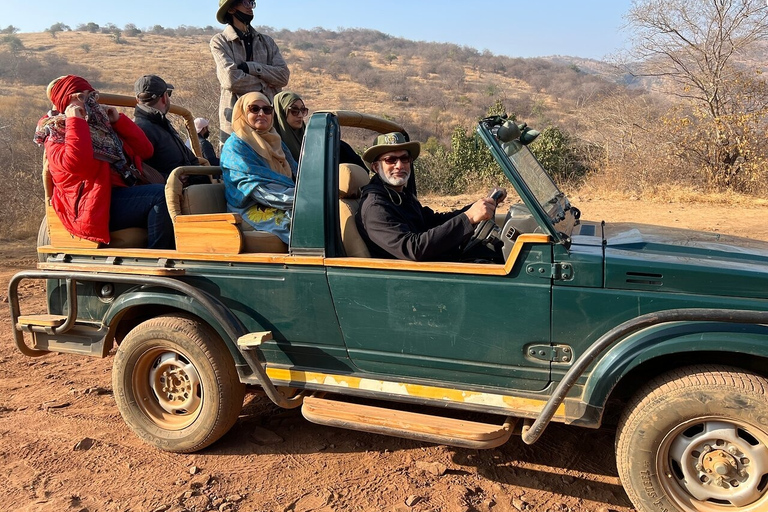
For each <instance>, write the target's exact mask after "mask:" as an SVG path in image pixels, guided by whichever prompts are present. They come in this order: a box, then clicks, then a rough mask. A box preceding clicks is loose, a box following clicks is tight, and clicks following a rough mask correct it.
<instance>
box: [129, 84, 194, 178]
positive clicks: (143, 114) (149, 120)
mask: <svg viewBox="0 0 768 512" xmlns="http://www.w3.org/2000/svg"><path fill="white" fill-rule="evenodd" d="M133 90H134V92H135V93H136V99H137V100H138V104H137V105H136V110H135V111H134V114H133V118H134V121H135V122H136V124H137V125H139V128H141V129H142V130H143V131H144V133H145V134H146V136H147V138H148V139H149V141H150V142H151V143H152V146H153V147H154V148H155V152H154V154H153V155H152V158H150V159H148V160H146V162H147V163H148V164H149V165H151V166H152V167H154V168H155V169H156V170H157V171H158V172H159V173H160V174H162V175H163V176H164V177H165V178H166V179H168V175H169V174H171V171H173V170H174V169H175V168H177V167H180V166H182V165H200V161H199V160H198V159H197V156H195V154H194V153H193V152H192V150H190V149H189V148H188V147H187V146H185V145H184V141H182V140H181V137H180V136H179V132H177V131H176V130H175V129H174V127H173V126H172V125H171V123H170V121H168V119H167V118H166V117H165V115H166V114H167V113H168V111H169V110H170V108H171V93H172V92H173V86H172V85H171V84H167V83H165V80H163V79H162V78H160V77H159V76H157V75H144V76H142V77H141V78H139V79H138V80H136V83H135V84H134V86H133Z"/></svg>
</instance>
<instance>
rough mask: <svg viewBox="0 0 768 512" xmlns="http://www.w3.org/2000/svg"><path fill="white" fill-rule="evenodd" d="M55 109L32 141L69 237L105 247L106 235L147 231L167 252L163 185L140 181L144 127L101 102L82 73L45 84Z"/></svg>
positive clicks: (145, 154) (147, 152) (169, 230)
mask: <svg viewBox="0 0 768 512" xmlns="http://www.w3.org/2000/svg"><path fill="white" fill-rule="evenodd" d="M48 97H49V98H50V100H51V102H52V103H53V105H54V107H56V110H58V112H63V113H55V114H54V113H49V115H47V116H45V117H43V118H42V119H41V120H40V122H39V123H38V126H37V131H36V132H35V142H36V143H37V144H38V145H41V146H42V145H44V146H45V152H46V156H47V158H48V166H49V169H50V172H51V178H52V180H53V185H54V186H53V194H52V197H51V204H52V205H53V209H54V210H55V211H56V213H57V215H58V216H59V219H61V222H62V223H63V224H64V227H66V228H67V230H68V231H69V232H70V233H72V234H73V235H75V236H79V237H81V238H85V239H87V240H92V241H94V242H100V243H103V244H109V232H110V231H117V230H119V229H125V228H130V227H140V228H146V229H147V232H148V233H147V234H148V246H149V248H151V249H172V248H173V245H174V240H173V225H172V223H171V218H170V216H169V215H168V208H167V207H166V204H165V186H164V185H161V184H146V180H145V179H144V176H143V174H142V173H141V162H142V160H144V159H147V158H149V157H150V156H152V153H153V148H152V143H150V142H149V139H147V137H146V135H144V132H143V131H142V130H141V128H139V127H138V126H136V125H135V124H134V122H133V121H131V120H130V119H129V118H128V117H126V116H125V115H124V114H120V113H118V111H117V109H115V108H114V107H102V106H101V105H100V104H99V102H98V92H96V91H95V90H94V89H93V87H91V84H89V83H88V81H87V80H85V79H84V78H81V77H78V76H74V75H67V76H64V77H61V78H57V79H56V80H54V81H53V82H51V84H50V85H49V86H48Z"/></svg>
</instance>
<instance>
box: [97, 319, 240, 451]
mask: <svg viewBox="0 0 768 512" xmlns="http://www.w3.org/2000/svg"><path fill="white" fill-rule="evenodd" d="M112 387H113V390H114V394H115V400H116V401H117V408H118V409H119V410H120V414H121V415H122V416H123V419H124V420H125V422H126V423H127V424H128V426H129V427H131V429H132V430H133V431H134V432H135V433H136V434H137V435H138V436H139V437H140V438H141V439H143V440H144V441H146V442H147V443H149V444H151V445H153V446H156V447H157V448H160V449H161V450H165V451H169V452H181V453H189V452H194V451H197V450H201V449H203V448H205V447H206V446H208V445H210V444H212V443H214V442H215V441H217V440H218V439H219V438H220V437H221V436H223V435H224V434H225V433H226V432H227V431H228V430H229V429H230V428H231V427H232V425H234V423H235V421H236V420H237V417H238V415H239V414H240V410H241V408H242V406H243V397H244V396H245V385H244V384H242V383H241V382H240V380H239V379H238V376H237V371H236V369H235V363H234V361H233V359H232V356H231V354H230V353H229V350H228V349H227V347H226V346H225V344H224V342H223V341H222V340H221V338H220V337H219V336H218V334H217V333H216V332H215V331H214V330H213V329H211V328H210V327H209V326H207V325H205V324H203V323H202V322H200V321H199V320H196V319H194V318H191V317H187V316H183V315H164V316H159V317H156V318H152V319H151V320H147V321H146V322H143V323H141V324H139V325H138V326H136V327H135V328H134V329H133V330H131V331H130V332H129V333H128V335H127V336H126V337H125V339H124V340H123V342H122V343H121V344H120V346H119V347H118V349H117V353H116V355H115V361H114V365H113V367H112Z"/></svg>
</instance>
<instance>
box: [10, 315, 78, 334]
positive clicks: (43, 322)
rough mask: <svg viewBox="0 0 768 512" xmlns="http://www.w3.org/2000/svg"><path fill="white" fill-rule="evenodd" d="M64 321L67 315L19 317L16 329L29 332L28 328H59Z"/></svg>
mask: <svg viewBox="0 0 768 512" xmlns="http://www.w3.org/2000/svg"><path fill="white" fill-rule="evenodd" d="M66 321H67V315H21V316H19V318H18V319H17V320H16V328H17V329H19V330H22V329H23V330H25V331H30V327H61V326H62V325H64V322H66Z"/></svg>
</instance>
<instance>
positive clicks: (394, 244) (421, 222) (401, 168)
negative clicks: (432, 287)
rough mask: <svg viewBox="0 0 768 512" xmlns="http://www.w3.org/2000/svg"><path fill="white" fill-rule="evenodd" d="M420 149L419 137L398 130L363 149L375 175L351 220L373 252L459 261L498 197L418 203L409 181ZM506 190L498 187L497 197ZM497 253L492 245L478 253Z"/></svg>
mask: <svg viewBox="0 0 768 512" xmlns="http://www.w3.org/2000/svg"><path fill="white" fill-rule="evenodd" d="M420 152H421V145H420V144H419V143H418V142H408V141H407V140H406V139H405V136H404V135H403V134H402V133H400V132H393V133H387V134H384V135H379V136H378V137H377V138H376V140H375V141H374V143H373V146H371V147H370V148H368V150H367V151H366V152H365V153H363V160H364V161H365V163H366V165H367V166H368V168H369V169H370V170H372V171H373V172H374V173H375V174H376V175H375V176H374V177H373V178H371V182H370V183H369V184H368V185H366V186H365V187H363V190H362V196H361V198H360V208H359V209H358V211H357V215H356V217H355V222H356V223H357V228H358V231H359V232H360V236H361V237H362V238H363V240H364V241H365V245H366V246H367V247H368V251H369V252H370V253H371V257H373V258H398V259H404V260H412V261H458V260H459V259H460V258H461V257H462V254H461V248H462V246H463V244H465V243H466V242H467V241H468V240H469V239H470V238H471V236H472V233H474V230H475V226H477V225H478V224H479V223H480V222H482V221H484V220H488V219H492V218H493V215H494V212H495V210H496V201H494V200H493V199H491V198H490V197H485V198H483V199H480V200H479V201H477V202H475V203H473V204H471V205H468V206H465V207H464V208H462V209H461V210H455V211H453V212H448V213H436V212H434V211H432V210H431V209H430V208H428V207H426V206H422V205H421V203H420V202H419V200H418V199H417V198H416V195H415V194H414V193H413V191H412V189H410V188H409V187H407V185H408V180H409V179H411V165H412V164H413V161H414V160H415V159H416V157H418V156H419V153H420ZM506 195H507V194H506V191H504V190H503V189H501V198H500V199H499V202H501V201H503V200H504V198H505V197H506ZM498 256H500V254H495V253H494V252H493V251H492V250H489V251H487V252H486V253H478V254H477V255H476V257H479V258H487V259H489V260H497V258H498ZM472 259H474V258H472Z"/></svg>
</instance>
